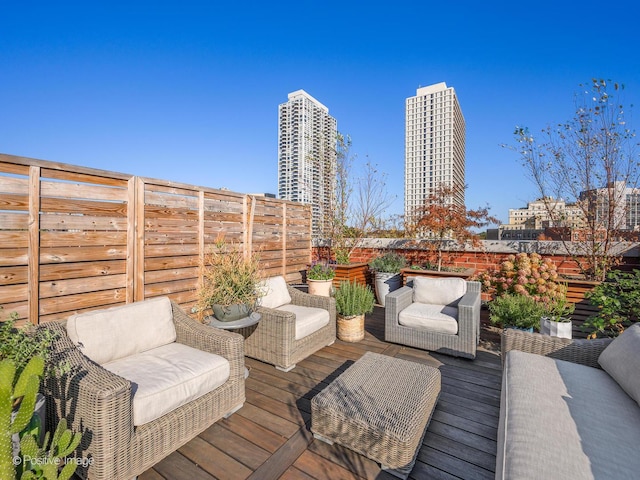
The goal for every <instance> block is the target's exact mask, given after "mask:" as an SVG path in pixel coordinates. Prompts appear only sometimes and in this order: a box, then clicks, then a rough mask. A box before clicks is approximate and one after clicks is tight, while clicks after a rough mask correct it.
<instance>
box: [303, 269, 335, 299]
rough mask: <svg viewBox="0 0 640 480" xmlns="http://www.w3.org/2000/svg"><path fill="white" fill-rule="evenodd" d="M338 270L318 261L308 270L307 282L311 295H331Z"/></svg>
mask: <svg viewBox="0 0 640 480" xmlns="http://www.w3.org/2000/svg"><path fill="white" fill-rule="evenodd" d="M335 276H336V271H335V270H334V269H333V268H332V267H331V266H330V265H328V264H326V263H316V264H314V265H313V266H312V267H311V268H310V269H309V270H307V284H308V285H309V293H310V294H311V295H322V296H324V297H329V296H330V295H331V287H332V285H333V278H334V277H335Z"/></svg>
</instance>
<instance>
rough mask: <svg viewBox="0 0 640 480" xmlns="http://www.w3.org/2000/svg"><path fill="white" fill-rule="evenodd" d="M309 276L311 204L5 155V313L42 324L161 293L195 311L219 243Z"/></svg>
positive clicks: (1, 205)
mask: <svg viewBox="0 0 640 480" xmlns="http://www.w3.org/2000/svg"><path fill="white" fill-rule="evenodd" d="M220 237H224V239H225V241H227V242H228V243H233V244H234V245H236V246H237V248H242V249H243V250H244V252H245V254H247V255H248V254H251V252H259V255H260V261H261V266H262V268H263V271H264V273H265V275H267V276H271V275H284V276H285V278H287V280H288V281H297V280H299V279H300V271H301V270H304V268H305V267H306V265H307V264H308V263H309V260H310V255H311V210H310V207H309V206H308V205H302V204H299V203H294V202H287V201H283V200H277V199H273V198H266V197H263V196H253V195H245V194H239V193H234V192H230V191H226V190H216V189H210V188H205V187H197V186H192V185H186V184H177V183H175V182H169V181H163V180H153V179H148V178H142V177H136V176H131V175H125V174H119V173H114V172H108V171H103V170H95V169H89V168H84V167H78V166H72V165H67V164H60V163H53V162H47V161H42V160H34V159H29V158H22V157H15V156H11V155H2V154H0V305H2V306H3V307H4V312H3V313H4V315H5V316H6V315H7V314H8V313H9V312H17V313H18V316H19V317H20V319H22V320H23V321H25V320H28V321H30V322H31V323H34V324H37V323H41V322H46V321H50V320H57V319H62V318H66V317H68V316H69V315H70V314H71V313H73V312H80V311H85V310H92V309H97V308H104V307H107V306H113V305H118V304H123V303H128V302H133V301H137V300H142V299H145V298H150V297H154V296H158V295H168V296H170V297H171V298H172V299H173V300H175V301H177V302H178V303H180V304H182V305H183V306H185V307H190V306H191V305H192V304H193V303H195V299H196V288H197V285H198V282H199V281H200V274H199V269H198V264H199V259H200V258H201V257H202V256H203V255H204V254H205V252H206V249H207V248H208V247H207V246H208V245H210V244H211V243H212V242H213V241H214V240H216V239H217V238H220Z"/></svg>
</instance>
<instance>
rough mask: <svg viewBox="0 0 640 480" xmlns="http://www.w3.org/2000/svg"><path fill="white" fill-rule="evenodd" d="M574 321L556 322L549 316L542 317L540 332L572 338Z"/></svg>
mask: <svg viewBox="0 0 640 480" xmlns="http://www.w3.org/2000/svg"><path fill="white" fill-rule="evenodd" d="M572 329H573V322H571V320H568V321H566V322H556V321H555V320H551V319H550V318H549V317H541V318H540V333H542V334H543V335H550V336H552V337H559V338H571V334H572Z"/></svg>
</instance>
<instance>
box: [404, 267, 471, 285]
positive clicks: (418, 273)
mask: <svg viewBox="0 0 640 480" xmlns="http://www.w3.org/2000/svg"><path fill="white" fill-rule="evenodd" d="M400 273H402V284H403V285H406V283H407V279H408V278H409V277H436V278H437V277H459V278H464V279H465V280H468V279H469V278H471V277H472V276H473V274H474V273H476V269H475V268H467V269H465V270H463V271H460V272H439V271H437V270H413V269H411V268H403V269H402V270H400Z"/></svg>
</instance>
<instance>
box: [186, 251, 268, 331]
mask: <svg viewBox="0 0 640 480" xmlns="http://www.w3.org/2000/svg"><path fill="white" fill-rule="evenodd" d="M200 271H201V275H202V281H201V284H200V287H199V289H198V302H197V304H196V310H197V312H198V317H199V319H200V320H201V321H202V318H203V315H204V312H205V311H207V310H208V309H209V308H211V309H212V310H213V315H214V317H215V318H216V320H219V321H221V322H231V321H234V320H239V319H241V318H244V317H248V316H249V315H250V314H251V312H252V311H253V310H254V308H255V305H256V302H257V300H258V298H259V297H260V296H261V291H260V280H261V276H260V266H259V263H258V257H257V256H255V255H251V254H250V255H247V256H245V255H244V253H243V252H242V251H241V250H240V249H238V248H234V246H233V245H230V244H227V243H226V242H224V240H216V242H215V243H214V244H213V246H212V247H211V248H210V249H209V251H208V252H207V253H206V254H205V255H204V258H203V260H202V262H201V264H200Z"/></svg>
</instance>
